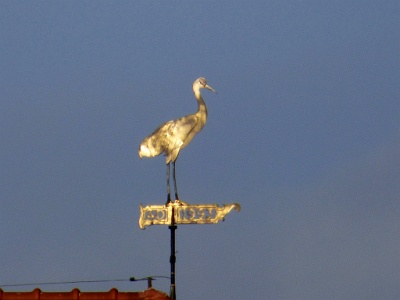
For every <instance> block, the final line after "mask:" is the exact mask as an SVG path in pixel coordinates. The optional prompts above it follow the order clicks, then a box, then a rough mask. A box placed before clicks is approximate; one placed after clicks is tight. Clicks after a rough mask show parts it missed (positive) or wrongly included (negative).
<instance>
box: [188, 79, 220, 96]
mask: <svg viewBox="0 0 400 300" xmlns="http://www.w3.org/2000/svg"><path fill="white" fill-rule="evenodd" d="M204 88H205V89H208V90H210V91H212V92H214V93H216V91H215V90H214V89H213V88H212V87H211V86H209V85H208V84H207V80H206V79H205V78H204V77H200V78H197V79H196V80H195V81H194V82H193V90H194V91H196V90H197V91H199V90H200V89H204Z"/></svg>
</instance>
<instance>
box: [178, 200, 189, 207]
mask: <svg viewBox="0 0 400 300" xmlns="http://www.w3.org/2000/svg"><path fill="white" fill-rule="evenodd" d="M175 204H177V205H184V206H187V205H189V203H187V202H184V201H181V200H179V199H175Z"/></svg>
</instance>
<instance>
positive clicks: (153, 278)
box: [0, 275, 169, 288]
mask: <svg viewBox="0 0 400 300" xmlns="http://www.w3.org/2000/svg"><path fill="white" fill-rule="evenodd" d="M156 278H168V279H169V277H168V276H158V275H156V276H148V277H143V278H135V277H130V278H129V279H105V280H78V281H59V282H37V283H18V284H0V288H1V287H17V286H30V285H38V286H39V285H52V284H75V283H96V282H117V281H119V282H121V281H142V280H149V279H150V280H156Z"/></svg>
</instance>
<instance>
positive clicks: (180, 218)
mask: <svg viewBox="0 0 400 300" xmlns="http://www.w3.org/2000/svg"><path fill="white" fill-rule="evenodd" d="M232 209H235V210H236V211H240V205H239V204H238V203H231V204H224V205H221V206H219V205H218V204H196V205H191V204H187V205H182V204H181V203H170V204H168V205H148V206H145V207H143V206H142V205H140V218H139V227H140V228H142V229H144V228H145V227H147V226H150V225H169V226H170V225H172V214H173V216H174V220H173V223H174V224H176V225H178V224H216V223H218V222H219V221H223V220H224V219H225V216H226V215H227V214H228V213H229V212H230V211H231V210H232Z"/></svg>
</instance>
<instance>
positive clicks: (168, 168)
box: [167, 163, 171, 205]
mask: <svg viewBox="0 0 400 300" xmlns="http://www.w3.org/2000/svg"><path fill="white" fill-rule="evenodd" d="M169 170H170V163H168V164H167V193H168V196H167V205H168V204H169V203H170V202H171V191H170V188H169Z"/></svg>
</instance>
